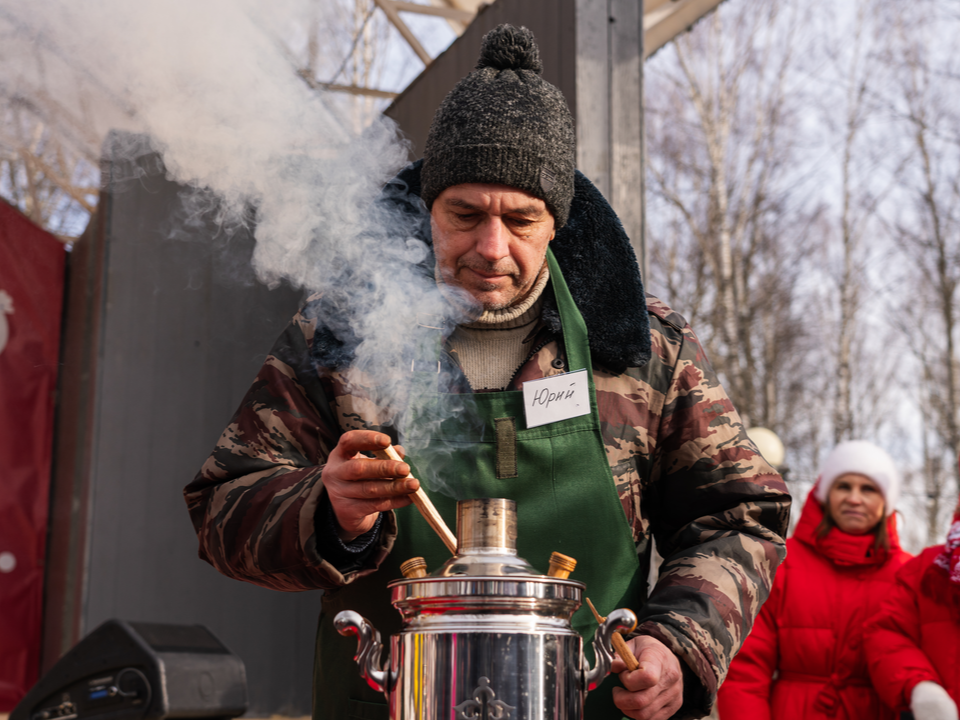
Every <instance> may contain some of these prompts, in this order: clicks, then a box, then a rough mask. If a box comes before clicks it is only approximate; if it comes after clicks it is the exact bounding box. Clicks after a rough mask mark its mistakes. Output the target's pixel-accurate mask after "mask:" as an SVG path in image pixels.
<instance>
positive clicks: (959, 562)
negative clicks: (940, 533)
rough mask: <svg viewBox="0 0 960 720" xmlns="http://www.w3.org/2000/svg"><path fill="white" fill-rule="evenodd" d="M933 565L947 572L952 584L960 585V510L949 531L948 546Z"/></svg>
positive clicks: (955, 514)
mask: <svg viewBox="0 0 960 720" xmlns="http://www.w3.org/2000/svg"><path fill="white" fill-rule="evenodd" d="M933 564H934V565H936V566H937V567H939V568H942V569H943V570H946V572H947V577H948V578H949V579H950V582H952V583H954V584H955V585H960V510H957V512H955V513H954V515H953V524H952V525H951V526H950V530H948V531H947V544H946V545H945V546H944V548H943V552H942V553H940V554H939V555H937V557H936V558H935V559H934V561H933Z"/></svg>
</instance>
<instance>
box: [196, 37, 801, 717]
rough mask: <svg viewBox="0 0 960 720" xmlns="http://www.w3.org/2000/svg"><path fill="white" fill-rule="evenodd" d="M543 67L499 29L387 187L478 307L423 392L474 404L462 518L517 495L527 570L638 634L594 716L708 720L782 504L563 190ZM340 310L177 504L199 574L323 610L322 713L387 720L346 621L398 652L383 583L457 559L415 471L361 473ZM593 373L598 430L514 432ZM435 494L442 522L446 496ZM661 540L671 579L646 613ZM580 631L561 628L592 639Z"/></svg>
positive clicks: (444, 276) (580, 186)
mask: <svg viewBox="0 0 960 720" xmlns="http://www.w3.org/2000/svg"><path fill="white" fill-rule="evenodd" d="M539 72H540V62H539V56H538V51H537V48H536V45H535V42H534V40H533V36H532V35H531V34H530V32H529V31H528V30H526V29H524V28H520V29H517V28H514V27H511V26H501V27H500V28H497V29H496V30H494V31H493V32H491V33H489V34H488V35H487V37H485V38H484V45H483V48H482V51H481V58H480V62H479V63H478V66H477V69H476V70H475V71H474V72H472V73H470V74H469V75H468V76H466V77H465V78H463V80H461V82H460V83H459V84H458V85H457V87H456V88H454V90H453V91H451V93H450V94H449V95H448V96H447V98H446V99H445V100H444V102H443V104H442V105H441V107H440V108H439V110H438V111H437V114H436V116H435V118H434V122H433V125H432V127H431V130H430V136H429V138H428V140H427V144H426V148H425V152H424V159H423V161H422V164H421V163H417V164H415V165H413V166H410V167H408V168H407V169H406V170H404V172H403V173H401V176H400V178H399V179H398V181H397V182H396V183H395V185H394V189H396V188H400V189H401V190H402V191H403V192H406V193H407V197H406V198H405V199H402V200H401V203H403V202H405V203H407V210H408V211H409V212H412V213H416V212H418V210H417V207H418V203H420V202H421V201H422V205H421V206H419V207H423V206H425V207H426V208H427V210H428V211H429V220H430V230H431V231H430V235H431V236H432V243H433V251H434V255H435V266H434V268H433V269H434V272H435V276H436V282H437V283H438V285H439V287H440V289H441V291H442V292H443V293H444V295H445V296H446V297H448V298H449V302H450V303H451V304H452V305H459V306H465V307H466V310H467V311H468V312H472V315H471V320H470V321H464V322H462V323H461V324H459V325H457V326H456V327H455V328H453V329H452V331H450V332H445V333H444V334H443V336H442V337H437V338H436V340H437V342H436V344H435V345H433V347H436V348H437V349H438V353H439V354H438V355H435V356H433V358H432V360H433V367H435V368H440V372H436V370H435V371H434V375H433V376H432V377H433V379H432V386H431V385H430V384H429V383H428V384H427V385H422V387H424V388H426V389H425V390H424V391H423V393H422V394H423V397H424V399H425V402H428V401H435V402H438V403H440V402H445V401H447V400H448V399H449V398H451V397H458V396H459V397H464V396H468V397H469V398H470V399H471V412H472V413H473V415H472V417H474V420H475V421H476V423H477V424H478V425H479V427H480V429H479V430H477V431H476V432H474V433H473V434H471V433H470V432H464V433H463V434H462V435H459V436H457V443H456V447H455V449H453V450H449V451H448V452H447V456H446V459H445V462H446V463H447V465H446V471H447V474H448V476H450V477H455V478H457V479H458V481H459V482H460V483H461V484H462V485H463V486H464V489H463V493H464V497H483V496H487V497H510V498H512V499H515V500H516V501H517V505H518V514H519V531H518V535H519V537H518V545H519V550H520V554H521V555H522V556H523V557H525V558H526V559H528V560H530V561H531V562H534V564H535V565H536V564H537V562H536V561H537V559H538V558H539V559H541V560H542V564H545V556H544V553H546V555H549V550H550V549H556V550H560V551H561V552H564V553H566V554H568V555H571V556H573V557H575V558H577V560H578V566H577V570H576V573H575V575H574V577H575V578H576V579H579V580H583V581H584V582H586V583H587V586H588V588H589V592H590V595H591V598H592V599H594V601H595V602H596V601H597V598H600V599H601V601H602V607H601V611H602V612H609V611H610V610H613V609H614V608H616V607H622V606H628V607H630V608H631V609H633V610H634V611H635V612H636V613H637V615H638V618H639V620H640V623H639V625H638V628H637V630H636V632H635V634H634V636H633V637H632V638H631V639H630V640H629V643H630V644H631V645H632V649H633V651H634V653H635V654H636V655H637V657H638V659H639V660H640V663H641V668H640V669H638V670H635V671H633V672H626V671H625V669H624V666H623V664H622V662H620V661H619V660H618V661H617V662H616V663H615V664H614V668H613V669H614V672H615V673H618V674H619V685H620V686H619V687H614V686H615V685H618V683H617V678H616V677H612V678H610V679H608V681H607V682H606V683H604V685H602V686H601V688H599V689H598V690H596V691H594V692H591V693H590V695H589V697H588V699H587V708H586V717H587V718H609V717H613V716H617V715H625V716H627V717H630V718H643V719H645V720H651V719H656V720H663V719H665V718H667V717H671V716H675V715H677V716H682V717H697V716H700V715H703V714H706V713H707V712H709V709H710V706H711V704H712V702H713V699H714V697H715V695H716V690H717V686H718V685H719V684H720V682H722V680H723V677H724V675H725V673H726V670H727V666H728V664H729V662H730V659H731V658H732V656H733V655H734V654H735V653H736V651H737V649H738V648H739V646H740V644H741V643H742V641H743V639H744V637H745V636H746V635H747V633H749V631H750V627H751V625H752V623H753V620H754V618H755V617H756V614H757V612H758V610H759V608H760V605H761V604H762V603H763V601H764V600H765V598H766V596H767V594H768V592H769V589H770V585H771V583H772V581H773V575H774V572H775V569H776V566H777V565H778V563H779V562H780V561H781V560H782V558H783V540H782V537H781V536H782V535H783V533H784V531H785V529H786V522H787V518H788V511H789V496H788V495H787V493H786V490H785V487H784V484H783V482H782V480H781V479H780V477H779V476H778V475H777V474H776V473H775V472H774V470H773V469H772V468H770V467H769V466H768V465H767V464H766V463H765V462H764V460H763V459H762V458H761V457H760V455H759V454H758V452H757V450H756V448H755V447H754V446H753V444H752V443H751V442H750V441H749V440H748V438H747V436H746V433H745V431H744V428H743V427H742V425H741V423H740V420H739V418H738V416H737V413H736V410H735V409H734V408H733V406H732V405H731V403H730V401H729V399H728V398H727V397H726V395H725V393H724V391H723V389H722V387H721V386H720V385H719V383H718V381H717V379H716V377H715V375H714V373H713V370H712V369H711V367H710V365H709V363H708V362H707V360H706V358H705V356H704V353H703V350H702V348H701V347H700V345H699V343H698V341H697V339H696V337H695V335H694V334H693V332H692V331H691V330H690V328H689V326H687V325H686V323H685V321H684V320H683V319H682V318H681V317H680V316H679V315H677V314H676V313H674V312H673V311H672V310H670V309H669V308H668V307H666V306H665V305H664V304H663V303H661V302H660V301H658V300H656V299H654V298H649V299H648V300H647V301H646V309H645V310H644V308H643V303H644V298H643V291H642V286H641V283H640V277H639V272H638V270H637V263H636V259H635V258H634V256H633V251H632V250H631V249H630V244H629V240H628V239H627V238H626V235H625V234H624V232H623V228H622V227H621V225H620V223H619V221H618V220H617V218H616V216H615V215H614V214H613V211H612V210H611V209H610V207H609V205H608V204H607V203H606V201H605V200H604V199H603V197H602V196H601V195H600V194H599V193H598V192H597V191H596V189H595V188H594V187H593V186H592V185H591V184H590V183H589V181H587V180H586V178H584V177H583V176H582V175H580V174H579V173H577V172H576V170H575V162H574V158H575V143H574V131H573V123H572V119H571V117H570V113H569V110H568V108H567V105H566V103H565V101H564V99H563V97H562V95H561V94H560V92H559V91H558V90H557V89H556V88H555V87H553V86H552V85H550V84H549V83H546V82H544V81H543V80H542V78H540V75H539ZM417 196H419V198H418V197H417ZM426 240H427V241H428V242H429V241H430V238H426ZM331 312H332V311H331V310H329V308H328V307H326V305H325V302H324V300H323V298H315V299H313V300H312V301H310V302H308V304H307V306H306V307H305V308H304V310H303V311H301V313H300V314H299V315H298V316H297V317H296V318H295V319H294V321H293V323H292V324H291V325H290V327H289V328H288V330H287V332H286V333H284V335H283V336H282V337H281V338H280V340H279V341H278V343H277V345H276V346H275V347H274V350H273V352H272V354H271V356H270V357H268V359H267V361H266V363H265V364H264V367H263V369H262V370H261V372H260V374H259V376H258V378H257V381H256V382H255V383H254V386H253V387H252V388H251V389H250V391H249V393H248V394H247V397H246V398H245V399H244V401H243V403H242V405H241V407H240V409H239V410H238V412H237V415H236V416H235V418H234V420H233V422H232V423H231V425H230V426H229V427H228V428H227V430H226V431H225V432H224V434H223V436H222V438H221V440H220V443H219V444H218V446H217V448H216V449H215V450H214V453H213V455H212V456H211V457H210V459H209V460H208V461H207V463H206V464H205V465H204V467H203V468H202V470H201V471H200V473H199V475H198V476H197V478H196V479H195V480H194V481H193V483H191V484H190V485H189V486H188V487H187V489H186V498H187V502H188V505H189V508H190V512H191V516H192V519H193V522H194V525H195V526H196V528H197V531H198V535H199V537H200V554H201V557H203V558H204V559H206V560H207V561H209V562H210V563H211V564H213V565H214V567H216V568H217V569H218V570H220V571H221V572H223V573H224V574H226V575H229V576H231V577H235V578H238V579H242V580H246V581H249V582H254V583H257V584H259V585H263V586H265V587H270V588H275V589H279V590H290V591H295V590H304V589H312V588H324V589H327V590H328V591H331V592H327V593H325V595H324V607H323V613H322V616H321V623H320V631H319V634H318V644H317V667H316V673H315V688H314V696H315V702H314V705H315V708H314V716H315V717H317V718H337V719H338V720H339V719H340V718H345V717H350V716H355V717H371V718H372V717H386V708H385V706H384V705H383V698H382V696H381V697H377V694H376V693H375V692H373V691H372V690H370V689H369V688H367V687H366V685H365V684H364V683H363V681H362V680H360V678H359V676H358V674H357V673H356V669H355V668H353V667H348V666H347V664H346V659H347V658H349V657H351V656H352V654H353V652H354V651H355V646H354V641H353V640H352V639H350V638H340V637H339V636H337V635H336V634H335V633H334V632H332V630H331V628H330V624H331V619H332V617H333V616H334V615H335V614H336V612H337V611H338V610H340V609H352V610H356V611H358V612H360V613H361V614H362V615H365V616H368V617H369V616H371V615H373V616H374V618H371V619H374V624H375V625H376V627H377V628H378V629H379V630H380V631H381V633H383V634H390V633H392V632H396V631H397V630H398V629H399V617H398V616H397V613H396V612H395V611H393V610H392V608H389V607H388V605H389V603H388V598H387V595H386V591H385V587H384V586H385V584H386V583H387V582H389V581H390V580H393V579H396V578H398V577H400V573H399V571H398V565H399V563H400V562H402V561H403V560H405V559H407V558H409V557H411V556H414V555H424V556H426V557H427V561H428V564H429V565H430V567H431V568H435V567H437V566H438V565H439V564H440V563H441V562H442V561H443V560H444V559H445V557H444V554H443V552H442V547H440V548H438V541H437V539H436V537H431V536H430V534H429V531H428V530H425V529H424V525H423V522H422V520H420V519H419V518H418V517H417V515H416V513H415V512H414V511H413V509H412V508H411V507H410V493H411V492H413V491H415V490H416V489H417V487H418V482H417V481H416V480H413V479H403V478H405V477H406V476H407V473H408V472H410V470H411V465H410V464H409V463H407V462H396V461H390V460H374V459H371V458H370V457H369V455H370V454H371V453H372V452H374V451H377V450H382V449H383V448H384V447H386V445H387V444H389V443H390V442H391V437H390V435H389V434H388V433H392V432H393V430H392V428H388V427H384V426H383V425H382V423H381V421H380V419H379V418H378V408H376V407H375V406H374V404H373V403H371V402H370V400H369V398H367V397H364V394H363V391H362V389H360V390H358V388H357V387H356V385H355V384H352V383H351V382H350V381H349V380H348V378H347V373H348V371H349V369H350V352H349V350H348V349H347V350H346V351H345V348H346V347H347V346H346V339H345V335H346V334H349V333H348V332H345V331H344V330H343V329H342V328H340V325H339V324H337V323H335V322H332V321H334V320H335V318H333V317H331V316H330V313H331ZM334 328H337V329H334ZM424 332H428V330H427V329H425V330H424ZM422 346H423V347H428V348H429V347H431V343H430V342H426V343H423V344H422ZM441 347H442V350H440V348H441ZM426 359H427V360H431V358H429V357H428V358H426ZM438 360H439V363H438V362H437V361H438ZM424 365H425V366H428V367H429V366H430V363H429V362H428V363H424ZM581 369H585V370H586V374H587V376H588V378H589V386H590V392H591V394H592V398H591V399H592V403H591V406H590V408H589V411H588V412H587V413H586V414H584V415H579V416H576V417H572V418H569V417H568V418H563V419H558V420H556V421H554V422H548V423H546V424H544V425H541V426H538V427H536V428H530V427H527V423H525V421H524V417H525V413H526V412H527V411H528V410H529V408H528V407H525V406H524V404H523V397H522V396H523V394H522V393H521V392H519V390H520V389H521V388H522V387H523V385H524V383H528V382H532V381H535V380H538V379H541V378H545V377H550V376H562V374H563V373H567V372H571V373H572V372H574V371H578V370H581ZM458 394H459V395H458ZM465 394H469V395H465ZM382 431H386V432H382ZM444 432H445V430H443V429H442V428H441V430H439V431H438V432H437V433H435V434H434V437H433V438H431V440H430V442H429V443H427V446H430V445H432V444H433V443H434V441H439V440H440V436H442V435H443V434H444ZM428 449H429V448H428V447H424V448H423V449H422V452H423V453H424V454H426V453H428ZM412 451H413V452H414V457H413V458H412V460H413V461H416V460H417V459H418V457H423V456H424V455H420V454H419V453H420V452H421V449H420V448H412ZM414 464H415V462H414ZM425 464H426V463H425ZM416 474H417V473H415V475H416ZM433 497H434V500H435V502H437V503H438V507H440V509H441V512H444V513H445V515H446V517H447V521H448V522H452V519H453V518H452V515H451V514H450V508H451V505H450V503H451V502H452V501H448V500H446V499H445V498H444V497H442V496H439V495H434V496H433ZM651 534H652V535H654V536H655V537H656V540H657V544H658V546H659V548H660V550H661V552H662V553H663V555H664V557H665V558H666V560H665V563H664V565H663V567H662V568H661V571H660V579H659V582H658V583H657V586H656V588H655V589H654V590H653V592H652V593H651V594H650V597H649V598H647V597H646V595H647V588H646V577H647V574H648V570H649V563H650V556H651ZM598 604H601V603H598ZM385 606H387V607H386V608H385ZM592 622H593V621H592V620H590V618H589V616H586V614H585V613H578V615H577V616H575V618H574V625H575V627H576V628H577V629H578V630H580V631H581V632H582V633H583V634H584V635H589V634H590V633H592V627H593V626H594V625H592V624H591V623H592ZM345 668H348V669H345ZM377 703H379V706H380V707H379V708H377V707H376V704H377Z"/></svg>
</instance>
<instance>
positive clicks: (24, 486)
mask: <svg viewBox="0 0 960 720" xmlns="http://www.w3.org/2000/svg"><path fill="white" fill-rule="evenodd" d="M65 257H66V256H65V250H64V246H63V244H62V243H61V242H60V241H58V240H57V239H56V238H55V237H53V236H52V235H50V234H49V233H47V232H45V231H43V230H41V229H40V228H38V227H37V226H36V225H34V224H33V223H31V222H30V221H29V220H28V219H27V218H25V217H24V216H23V215H21V214H20V213H19V212H17V211H16V210H14V209H12V208H11V207H10V206H9V205H6V204H5V203H3V202H0V712H9V711H10V710H12V709H13V707H14V706H15V705H16V704H17V702H18V701H19V700H20V699H21V698H22V697H23V695H24V694H25V693H26V692H27V690H29V689H30V687H31V686H32V685H33V684H34V683H35V682H36V681H37V676H38V674H39V670H40V639H41V617H42V610H43V562H44V553H45V543H46V533H47V508H48V498H49V492H50V465H51V454H52V440H53V413H54V393H55V391H56V387H57V366H58V362H59V348H60V318H61V313H62V310H63V308H62V305H63V281H64V261H65Z"/></svg>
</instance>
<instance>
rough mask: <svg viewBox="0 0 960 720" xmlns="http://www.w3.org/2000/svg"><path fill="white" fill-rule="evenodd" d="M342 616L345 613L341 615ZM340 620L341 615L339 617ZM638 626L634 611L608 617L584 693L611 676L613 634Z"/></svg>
mask: <svg viewBox="0 0 960 720" xmlns="http://www.w3.org/2000/svg"><path fill="white" fill-rule="evenodd" d="M340 614H341V615H342V614H343V613H340ZM337 617H338V618H339V615H338V616H337ZM636 626H637V616H636V615H634V614H633V611H632V610H627V609H626V608H618V609H617V610H614V611H613V612H612V613H610V614H609V615H607V619H606V620H604V621H603V622H602V623H601V624H600V627H598V628H597V632H596V634H595V635H594V636H593V654H594V655H595V656H596V664H595V665H594V666H593V667H592V668H591V669H589V670H587V671H586V672H585V673H584V674H583V691H584V692H585V693H588V692H590V691H591V690H595V689H596V688H597V687H598V686H599V685H600V683H602V682H603V679H604V678H605V677H606V676H607V675H609V674H610V665H611V663H613V634H614V633H616V632H618V631H619V630H626V631H627V632H630V631H632V630H633V629H634V628H635V627H636Z"/></svg>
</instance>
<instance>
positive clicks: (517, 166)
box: [421, 25, 576, 228]
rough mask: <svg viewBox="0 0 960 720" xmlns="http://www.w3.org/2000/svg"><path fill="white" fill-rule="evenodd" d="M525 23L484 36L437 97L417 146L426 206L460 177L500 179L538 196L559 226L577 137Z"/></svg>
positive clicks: (478, 180) (480, 180) (565, 213)
mask: <svg viewBox="0 0 960 720" xmlns="http://www.w3.org/2000/svg"><path fill="white" fill-rule="evenodd" d="M541 69H542V65H541V64H540V50H539V49H538V48H537V42H536V40H535V39H534V37H533V33H532V32H530V31H529V30H528V29H527V28H525V27H521V28H517V27H514V26H513V25H500V26H499V27H498V28H496V29H494V30H491V31H490V32H488V33H487V34H486V35H485V36H484V37H483V44H482V45H481V48H480V59H479V60H478V61H477V67H476V69H475V70H474V71H473V72H472V73H470V74H469V75H467V76H466V77H465V78H463V79H462V80H461V81H460V82H459V83H457V85H456V87H454V88H453V90H451V91H450V92H449V93H448V94H447V97H446V98H444V101H443V102H442V103H441V104H440V107H439V108H438V109H437V113H436V115H434V116H433V124H432V125H431V126H430V134H429V135H428V136H427V143H426V147H425V148H424V151H423V170H422V173H421V182H422V185H423V189H422V192H421V197H422V198H423V201H424V202H425V203H426V205H427V207H428V208H429V207H431V206H432V205H433V201H434V200H436V199H437V196H438V195H439V194H440V193H442V192H443V191H444V190H445V189H446V188H448V187H450V186H452V185H460V184H461V183H500V184H503V185H509V186H511V187H515V188H519V189H520V190H525V191H526V192H528V193H530V194H531V195H534V196H536V197H538V198H540V199H542V200H543V201H544V202H545V203H546V205H547V208H548V209H549V210H550V212H551V213H553V217H554V222H555V224H556V227H557V228H560V227H563V225H564V224H565V223H566V222H567V216H568V215H569V213H570V202H571V200H573V175H574V171H575V169H576V138H575V135H574V132H573V119H572V118H571V117H570V109H569V108H568V107H567V102H566V100H565V99H564V97H563V94H562V93H561V92H560V91H559V90H558V89H557V88H556V87H554V86H553V85H551V84H550V83H548V82H546V81H545V80H544V79H543V78H541V77H540V71H541Z"/></svg>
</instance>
